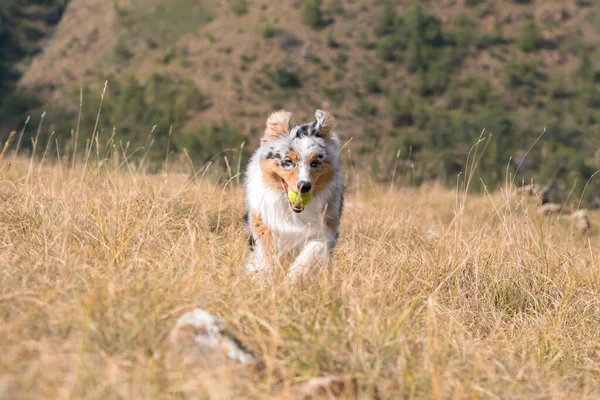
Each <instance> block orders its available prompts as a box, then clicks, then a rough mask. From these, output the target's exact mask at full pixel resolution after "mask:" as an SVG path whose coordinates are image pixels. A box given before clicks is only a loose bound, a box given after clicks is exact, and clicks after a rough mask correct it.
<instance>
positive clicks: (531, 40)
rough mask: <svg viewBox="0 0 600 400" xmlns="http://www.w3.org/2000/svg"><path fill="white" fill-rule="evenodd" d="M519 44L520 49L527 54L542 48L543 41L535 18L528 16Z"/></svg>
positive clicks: (522, 28)
mask: <svg viewBox="0 0 600 400" xmlns="http://www.w3.org/2000/svg"><path fill="white" fill-rule="evenodd" d="M517 44H518V45H519V48H520V49H521V50H523V51H524V52H526V53H528V52H532V51H535V50H537V49H539V48H540V47H541V44H542V39H541V37H540V33H539V30H538V27H537V24H536V23H535V19H534V18H533V16H531V15H528V16H527V18H526V19H525V23H524V24H523V26H522V27H521V31H520V33H519V38H518V40H517Z"/></svg>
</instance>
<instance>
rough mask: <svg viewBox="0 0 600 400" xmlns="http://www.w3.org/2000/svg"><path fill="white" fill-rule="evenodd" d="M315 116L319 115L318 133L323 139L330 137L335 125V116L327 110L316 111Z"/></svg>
mask: <svg viewBox="0 0 600 400" xmlns="http://www.w3.org/2000/svg"><path fill="white" fill-rule="evenodd" d="M315 117H317V126H316V128H317V132H318V135H319V136H321V137H322V138H323V139H329V138H330V137H331V133H332V131H333V128H334V126H335V118H333V115H331V114H330V113H328V112H327V111H323V110H317V111H315Z"/></svg>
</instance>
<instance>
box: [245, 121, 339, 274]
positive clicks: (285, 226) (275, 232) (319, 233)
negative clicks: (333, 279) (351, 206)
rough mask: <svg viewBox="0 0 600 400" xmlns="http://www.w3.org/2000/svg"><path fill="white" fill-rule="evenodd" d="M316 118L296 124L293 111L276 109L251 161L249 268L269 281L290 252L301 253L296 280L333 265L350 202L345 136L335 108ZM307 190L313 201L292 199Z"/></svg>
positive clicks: (294, 269)
mask: <svg viewBox="0 0 600 400" xmlns="http://www.w3.org/2000/svg"><path fill="white" fill-rule="evenodd" d="M315 117H316V120H314V121H312V122H309V123H306V124H302V125H296V124H294V122H293V120H292V113H290V112H288V111H285V110H281V111H277V112H274V113H272V114H271V115H270V116H269V118H268V119H267V123H266V128H265V132H264V135H263V137H262V139H261V145H260V147H259V148H258V149H257V150H256V152H255V153H254V154H253V156H252V157H251V158H250V161H249V163H248V168H247V170H246V176H245V191H246V214H245V222H246V227H247V229H248V230H249V233H250V238H249V247H250V256H249V259H248V262H247V264H246V271H247V272H248V273H250V274H253V275H254V276H255V277H261V278H262V279H263V280H264V279H266V280H270V279H271V278H272V276H273V273H274V272H275V267H276V266H277V265H280V262H281V260H282V259H283V257H285V256H291V257H295V258H294V259H293V262H292V263H291V266H290V268H289V270H288V272H287V276H288V278H289V279H290V280H292V281H295V280H297V279H298V278H301V277H303V276H306V275H307V274H308V273H309V272H310V271H311V270H313V269H314V268H315V267H317V266H320V267H323V266H324V265H327V264H329V260H330V253H331V250H332V249H333V248H334V247H335V245H336V242H337V240H338V236H339V226H340V218H341V216H342V208H343V204H344V187H343V180H342V173H341V162H340V140H339V138H338V136H337V134H336V133H335V132H334V131H333V129H334V118H333V116H332V115H331V114H330V113H328V112H325V111H322V110H316V112H315ZM290 191H293V193H291V194H290V193H289V192H290ZM301 195H304V196H309V197H310V196H311V197H312V200H310V202H308V204H292V202H291V201H290V198H294V197H295V196H301ZM289 196H292V197H289Z"/></svg>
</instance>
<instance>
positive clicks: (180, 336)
mask: <svg viewBox="0 0 600 400" xmlns="http://www.w3.org/2000/svg"><path fill="white" fill-rule="evenodd" d="M167 346H168V351H167V357H168V362H169V363H170V364H171V365H173V366H174V365H179V364H184V365H186V366H192V367H200V368H210V369H214V368H219V367H225V366H231V365H238V364H254V363H256V362H257V359H256V357H255V356H254V355H253V354H252V353H251V352H250V351H249V350H248V349H246V348H245V347H244V345H243V344H242V343H241V342H240V341H239V340H238V339H237V338H236V337H235V336H234V335H233V334H231V333H229V332H227V331H226V330H225V328H224V325H223V324H222V323H221V322H220V321H219V320H218V319H217V318H216V317H215V316H214V315H212V314H211V313H209V312H206V311H204V310H202V309H200V308H197V309H195V310H193V311H190V312H188V313H186V314H183V315H182V316H181V317H180V318H179V320H178V321H177V324H176V325H175V328H173V330H172V331H171V332H170V333H169V336H168V338H167Z"/></svg>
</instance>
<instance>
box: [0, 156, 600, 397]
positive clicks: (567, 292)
mask: <svg viewBox="0 0 600 400" xmlns="http://www.w3.org/2000/svg"><path fill="white" fill-rule="evenodd" d="M115 149H116V147H115ZM90 151H91V149H90ZM39 153H41V152H40V151H39V149H38V154H39ZM91 153H92V154H91V156H90V153H89V152H88V154H87V161H85V159H84V160H83V161H77V162H74V161H73V160H71V159H70V158H67V159H65V158H60V157H59V158H58V159H57V158H56V157H53V158H52V159H50V157H46V158H45V159H43V158H42V157H41V156H38V157H35V158H27V157H23V156H15V155H14V154H13V153H11V151H10V150H9V151H6V152H3V154H2V158H1V159H0V202H1V204H2V207H0V331H1V333H0V352H1V353H2V357H0V397H2V398H25V399H29V398H31V399H34V398H35V399H38V398H56V399H68V398H86V399H126V398H138V399H139V398H177V399H182V398H215V399H222V398H282V397H284V396H286V395H287V394H288V393H289V389H290V387H291V386H292V385H294V384H296V383H299V382H303V381H306V380H308V379H309V378H311V377H318V376H328V375H342V376H347V377H351V378H356V380H357V382H358V386H359V393H358V397H359V398H375V397H376V396H379V398H385V399H389V398H407V399H408V398H410V399H413V398H414V399H416V398H421V399H425V398H427V399H463V398H470V399H487V398H492V399H498V398H502V399H505V398H511V399H573V398H580V399H585V398H598V396H600V376H599V373H600V342H599V341H598V338H599V337H600V331H599V330H600V274H599V267H600V265H599V262H598V251H599V250H600V240H599V236H598V232H597V230H596V228H595V221H596V220H600V218H598V216H597V215H596V214H594V213H592V214H591V215H590V216H591V220H592V230H591V231H590V232H589V233H588V234H581V233H578V232H577V231H576V229H574V227H573V224H572V222H571V221H570V220H569V219H568V218H564V217H559V216H549V217H542V216H541V215H540V214H539V212H538V211H537V209H536V208H537V205H536V201H535V200H533V201H532V200H530V199H525V198H522V197H521V196H519V195H517V194H516V192H515V189H514V185H512V184H511V182H510V181H507V183H506V185H505V186H504V188H503V189H502V190H499V191H497V192H494V193H486V192H482V193H481V194H469V193H468V191H467V190H466V187H467V182H465V181H464V180H463V181H461V182H459V184H458V185H457V188H456V189H454V190H452V189H448V188H445V187H444V186H442V185H438V184H435V183H430V184H426V185H422V186H420V187H418V188H416V187H410V186H406V187H399V186H391V187H390V186H386V187H382V186H380V185H376V184H370V183H369V180H367V179H366V178H362V179H359V178H358V176H359V175H360V174H359V172H358V171H354V170H348V171H347V184H348V189H347V196H346V197H347V202H346V208H345V212H344V215H343V219H342V225H341V237H340V241H339V243H338V246H337V248H336V249H335V251H334V256H333V262H332V265H331V266H330V267H329V268H327V269H325V270H323V271H321V272H319V273H317V274H315V275H314V276H313V277H312V278H310V279H308V280H306V281H304V282H301V283H300V284H297V285H291V284H289V283H288V282H286V281H285V280H284V274H283V273H281V274H279V276H278V277H276V279H275V281H274V283H273V284H272V285H270V286H267V287H262V286H261V285H258V284H256V283H254V282H253V281H252V280H251V279H248V277H247V276H246V275H245V274H244V273H243V269H242V267H243V264H244V260H245V257H246V255H247V251H248V250H247V234H246V232H245V230H244V227H243V225H242V214H243V212H244V210H243V190H242V187H241V185H240V179H241V178H240V177H239V176H237V177H236V176H235V174H233V173H229V174H228V175H226V176H225V179H220V180H217V179H216V178H215V175H214V174H211V173H210V172H207V171H209V169H210V166H207V168H205V169H201V170H197V171H193V172H192V175H193V176H192V177H191V179H190V178H189V177H188V176H186V175H184V174H182V173H181V171H183V170H185V168H186V167H185V164H182V165H181V166H179V171H177V168H175V167H172V170H171V169H169V170H168V172H167V173H164V172H163V173H155V174H150V173H147V172H145V171H146V169H145V168H144V167H143V166H142V167H140V166H139V165H138V167H137V168H134V167H133V165H132V164H130V163H129V162H128V161H127V159H126V158H124V157H123V155H122V153H121V152H120V151H117V150H113V151H112V152H111V151H109V152H107V153H109V156H108V157H107V158H105V159H102V158H101V157H100V155H99V153H98V154H95V152H94V151H91ZM120 153H121V154H120ZM60 160H62V161H60ZM161 167H162V166H161ZM242 167H243V166H242ZM190 168H191V167H190ZM158 169H160V168H158ZM469 170H470V174H468V176H470V177H472V178H475V177H476V168H475V166H472V167H471V169H469ZM217 182H221V183H219V184H217ZM575 203H576V202H575ZM283 268H285V266H282V269H283ZM195 307H202V308H204V309H205V310H208V311H210V312H211V313H213V314H215V315H217V316H218V317H220V318H221V319H222V320H223V321H224V322H225V324H226V325H227V328H228V329H229V330H230V331H231V332H234V333H235V334H236V335H237V337H239V338H240V339H241V340H242V341H243V342H244V343H245V344H246V345H247V346H248V347H249V348H250V349H251V350H252V351H254V352H255V354H257V355H258V356H259V357H260V358H261V359H262V360H263V362H264V369H263V370H262V371H261V372H260V373H258V372H250V373H240V372H239V371H238V370H236V369H235V368H231V369H227V370H220V371H205V373H203V374H199V373H197V371H192V370H189V371H188V370H185V369H183V370H182V369H179V370H171V369H170V368H169V365H168V364H167V363H166V362H165V350H164V340H165V337H166V336H167V334H168V333H169V331H170V330H171V328H172V327H173V325H174V324H175V321H176V320H177V318H178V317H179V316H180V315H181V314H183V313H184V312H186V311H189V310H192V309H194V308H195Z"/></svg>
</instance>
